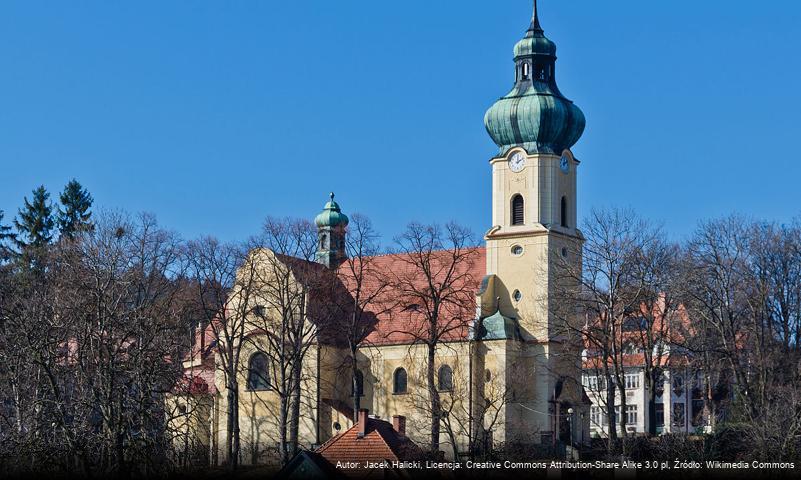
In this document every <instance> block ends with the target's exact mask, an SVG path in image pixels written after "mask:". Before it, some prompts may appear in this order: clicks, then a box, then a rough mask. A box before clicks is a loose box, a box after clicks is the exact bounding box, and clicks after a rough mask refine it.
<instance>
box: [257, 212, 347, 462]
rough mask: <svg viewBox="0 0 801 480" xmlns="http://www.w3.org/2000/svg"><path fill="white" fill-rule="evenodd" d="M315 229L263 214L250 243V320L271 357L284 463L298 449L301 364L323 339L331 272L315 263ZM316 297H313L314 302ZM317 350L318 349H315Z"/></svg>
mask: <svg viewBox="0 0 801 480" xmlns="http://www.w3.org/2000/svg"><path fill="white" fill-rule="evenodd" d="M316 249H317V232H316V230H315V228H314V226H313V225H312V224H311V223H310V222H308V221H306V220H294V219H288V218H287V219H277V218H268V219H267V220H266V222H265V224H264V228H263V231H262V235H261V236H260V237H258V238H257V239H254V241H253V242H252V245H251V254H250V256H251V258H252V262H253V263H254V264H256V265H258V267H257V268H256V269H255V272H256V273H257V275H258V283H257V285H258V302H259V305H258V310H256V311H255V312H254V313H255V315H253V316H252V319H251V322H252V324H253V326H254V327H255V329H256V330H257V331H258V332H260V333H261V335H259V336H257V337H252V338H253V341H254V346H255V347H256V348H257V349H258V350H259V351H261V352H262V353H263V354H265V355H266V356H267V357H268V358H269V359H270V369H271V373H272V375H271V379H272V381H271V382H270V385H269V388H270V389H272V390H273V391H274V392H275V393H277V394H278V397H279V399H280V406H279V411H278V419H277V420H278V429H279V437H280V441H279V449H280V456H281V459H282V462H283V463H284V464H286V463H287V462H289V460H290V459H291V458H292V456H294V455H295V453H297V449H298V438H299V422H300V416H301V406H302V404H303V402H304V401H306V400H308V399H307V398H306V397H304V396H303V384H304V382H306V381H307V380H308V379H307V378H305V376H304V370H303V364H304V360H305V359H306V358H307V354H308V352H309V351H310V350H311V349H313V348H316V347H317V345H318V340H319V339H320V338H323V339H324V338H325V335H326V333H327V331H323V332H322V333H321V332H320V329H321V328H322V329H325V327H326V322H325V321H324V320H327V318H321V317H324V316H325V315H326V314H327V313H328V312H329V309H326V308H322V306H324V302H321V301H320V300H321V298H320V297H322V300H327V299H326V298H325V291H326V286H328V285H330V282H331V274H329V273H328V272H327V271H326V269H325V267H324V266H322V265H320V264H317V263H315V262H314V261H313V260H314V258H315V253H316ZM315 300H316V301H315ZM318 354H319V352H318Z"/></svg>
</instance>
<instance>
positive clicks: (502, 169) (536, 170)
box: [484, 2, 584, 339]
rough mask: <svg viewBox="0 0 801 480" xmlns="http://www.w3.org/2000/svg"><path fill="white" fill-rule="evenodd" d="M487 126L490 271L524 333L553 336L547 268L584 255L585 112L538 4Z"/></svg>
mask: <svg viewBox="0 0 801 480" xmlns="http://www.w3.org/2000/svg"><path fill="white" fill-rule="evenodd" d="M484 125H485V126H486V128H487V132H488V133H489V135H490V137H492V139H493V141H494V142H495V144H496V145H498V147H499V151H498V154H497V155H496V156H495V157H493V158H492V159H490V162H489V163H490V167H491V169H492V227H491V228H490V230H489V231H488V232H487V235H486V240H487V273H488V274H495V275H496V276H497V278H498V280H500V284H501V285H500V287H501V288H500V291H499V292H497V293H498V296H499V297H500V305H499V307H500V311H501V312H502V313H503V314H504V315H509V316H511V317H515V318H517V319H519V321H520V326H521V328H522V329H523V331H524V332H525V333H524V337H525V336H528V337H529V338H540V339H541V338H547V337H549V336H550V332H549V331H548V330H549V328H548V327H549V325H548V324H549V320H548V318H547V317H548V312H547V310H548V309H547V302H548V300H549V295H550V289H549V282H550V281H551V278H550V275H549V266H551V264H552V263H553V261H554V255H555V254H557V255H563V258H566V257H567V256H569V255H573V256H577V255H578V251H577V249H576V248H575V243H576V242H577V241H578V242H580V233H579V231H578V230H577V228H576V202H577V196H576V179H577V174H578V166H579V162H578V160H576V158H575V157H574V156H573V154H572V153H571V151H570V147H572V146H573V145H574V144H575V143H576V142H577V141H578V139H579V138H580V137H581V134H582V132H583V131H584V115H583V114H582V112H581V110H580V109H579V108H578V107H577V106H576V105H575V104H574V103H573V102H571V101H570V100H568V99H567V98H566V97H565V96H564V95H562V92H560V91H559V88H558V87H557V85H556V45H555V44H554V43H553V42H552V41H550V40H549V39H548V38H547V37H545V33H544V31H543V29H542V27H541V26H540V20H539V15H538V12H537V4H536V2H535V3H534V14H533V16H532V18H531V24H530V26H529V28H528V30H527V31H526V33H525V35H524V37H523V39H522V40H520V41H519V42H518V43H517V45H515V48H514V86H513V87H512V90H511V91H510V92H509V93H508V94H507V95H506V96H504V97H503V98H501V99H499V100H498V101H497V102H495V104H494V105H492V107H490V109H489V110H488V111H487V113H486V115H485V117H484ZM574 261H580V259H578V258H574Z"/></svg>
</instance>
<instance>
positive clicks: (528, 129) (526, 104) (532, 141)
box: [484, 0, 584, 155]
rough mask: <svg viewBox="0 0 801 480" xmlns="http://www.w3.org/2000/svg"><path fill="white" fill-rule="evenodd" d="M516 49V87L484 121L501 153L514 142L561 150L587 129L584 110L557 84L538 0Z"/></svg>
mask: <svg viewBox="0 0 801 480" xmlns="http://www.w3.org/2000/svg"><path fill="white" fill-rule="evenodd" d="M514 54H515V56H514V62H515V85H514V88H512V91H511V92H509V93H508V94H507V95H506V96H505V97H503V98H501V99H500V100H498V101H497V102H495V104H494V105H492V107H490V109H489V110H487V113H486V115H485V116H484V126H485V127H486V128H487V132H488V133H489V135H490V137H492V140H493V141H494V142H495V143H496V144H497V145H498V147H500V154H501V155H503V154H504V153H506V152H507V151H508V150H509V149H510V148H512V147H523V148H524V149H526V151H527V152H528V153H548V154H556V155H561V153H562V151H563V150H565V149H567V148H570V147H572V146H573V145H575V143H576V142H577V141H578V139H579V138H580V137H581V134H582V133H583V132H584V114H583V113H582V112H581V110H580V109H579V108H578V107H577V106H576V105H575V104H573V102H571V101H570V100H568V99H567V98H565V97H564V95H562V92H560V91H559V87H557V86H556V72H555V67H556V44H554V43H553V42H552V41H550V40H548V38H546V37H545V33H544V32H543V30H542V27H540V20H539V16H538V14H537V2H536V0H535V1H534V15H533V16H532V18H531V26H530V27H529V29H528V30H527V31H526V34H525V36H524V37H523V39H522V40H520V41H519V42H517V45H515V50H514Z"/></svg>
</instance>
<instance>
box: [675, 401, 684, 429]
mask: <svg viewBox="0 0 801 480" xmlns="http://www.w3.org/2000/svg"><path fill="white" fill-rule="evenodd" d="M684 424H685V422H684V403H674V404H673V426H674V427H684Z"/></svg>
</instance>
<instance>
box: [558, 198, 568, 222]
mask: <svg viewBox="0 0 801 480" xmlns="http://www.w3.org/2000/svg"><path fill="white" fill-rule="evenodd" d="M560 213H561V217H562V222H561V223H562V226H563V227H567V197H565V196H562V205H561V212H560Z"/></svg>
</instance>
